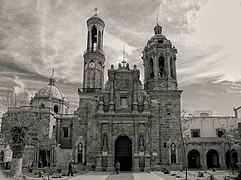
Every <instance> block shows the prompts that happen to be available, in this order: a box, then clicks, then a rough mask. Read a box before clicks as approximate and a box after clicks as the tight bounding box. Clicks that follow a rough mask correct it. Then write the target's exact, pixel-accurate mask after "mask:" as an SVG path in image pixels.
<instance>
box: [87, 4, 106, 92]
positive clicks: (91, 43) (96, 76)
mask: <svg viewBox="0 0 241 180" xmlns="http://www.w3.org/2000/svg"><path fill="white" fill-rule="evenodd" d="M95 10H96V12H95V14H94V15H93V16H92V17H90V18H89V19H88V20H87V28H88V35H87V49H86V50H85V52H84V76H83V91H84V92H98V91H102V89H103V85H104V67H105V65H104V63H105V53H104V51H103V33H104V27H105V23H104V21H103V20H102V19H101V18H100V17H99V16H98V14H97V8H96V9H95Z"/></svg>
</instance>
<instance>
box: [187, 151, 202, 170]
mask: <svg viewBox="0 0 241 180" xmlns="http://www.w3.org/2000/svg"><path fill="white" fill-rule="evenodd" d="M187 158H188V168H200V153H199V152H198V151H197V150H195V149H193V150H191V151H189V152H188V154H187Z"/></svg>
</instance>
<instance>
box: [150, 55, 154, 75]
mask: <svg viewBox="0 0 241 180" xmlns="http://www.w3.org/2000/svg"><path fill="white" fill-rule="evenodd" d="M153 78H154V70H153V59H152V58H151V59H150V79H153Z"/></svg>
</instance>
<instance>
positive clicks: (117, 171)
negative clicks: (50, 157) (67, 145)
mask: <svg viewBox="0 0 241 180" xmlns="http://www.w3.org/2000/svg"><path fill="white" fill-rule="evenodd" d="M115 171H116V173H117V174H119V173H120V163H119V161H117V162H116V164H115ZM69 175H71V176H74V160H72V161H70V163H69V171H68V176H69Z"/></svg>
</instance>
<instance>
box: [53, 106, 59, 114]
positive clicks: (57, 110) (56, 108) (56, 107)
mask: <svg viewBox="0 0 241 180" xmlns="http://www.w3.org/2000/svg"><path fill="white" fill-rule="evenodd" d="M54 112H55V113H58V112H59V108H58V106H57V105H55V106H54Z"/></svg>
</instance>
